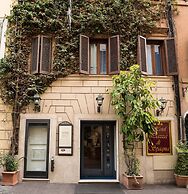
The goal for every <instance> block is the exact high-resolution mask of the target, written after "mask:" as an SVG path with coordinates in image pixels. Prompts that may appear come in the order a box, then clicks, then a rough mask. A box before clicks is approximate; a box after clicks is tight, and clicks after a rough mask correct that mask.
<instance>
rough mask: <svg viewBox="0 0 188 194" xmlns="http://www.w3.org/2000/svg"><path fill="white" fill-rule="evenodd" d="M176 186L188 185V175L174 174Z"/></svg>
mask: <svg viewBox="0 0 188 194" xmlns="http://www.w3.org/2000/svg"><path fill="white" fill-rule="evenodd" d="M174 176H175V179H176V185H177V186H178V187H188V176H183V175H177V174H174Z"/></svg>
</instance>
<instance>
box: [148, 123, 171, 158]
mask: <svg viewBox="0 0 188 194" xmlns="http://www.w3.org/2000/svg"><path fill="white" fill-rule="evenodd" d="M171 138H172V137H171V121H160V123H159V124H157V125H156V132H155V133H154V134H153V135H152V136H150V137H149V138H147V140H146V152H147V155H166V154H172V145H171V144H172V143H171Z"/></svg>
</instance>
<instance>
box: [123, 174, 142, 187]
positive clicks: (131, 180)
mask: <svg viewBox="0 0 188 194" xmlns="http://www.w3.org/2000/svg"><path fill="white" fill-rule="evenodd" d="M122 180H123V182H122V183H123V185H124V186H125V187H126V188H127V189H143V176H128V175H126V174H123V177H122Z"/></svg>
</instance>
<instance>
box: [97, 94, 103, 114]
mask: <svg viewBox="0 0 188 194" xmlns="http://www.w3.org/2000/svg"><path fill="white" fill-rule="evenodd" d="M103 100H104V98H103V96H102V95H101V94H99V95H98V96H97V98H96V101H97V105H98V106H97V112H98V113H100V112H101V106H102V103H103Z"/></svg>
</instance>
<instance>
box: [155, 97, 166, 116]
mask: <svg viewBox="0 0 188 194" xmlns="http://www.w3.org/2000/svg"><path fill="white" fill-rule="evenodd" d="M166 105H167V100H166V99H164V98H163V97H162V98H160V99H159V109H157V110H156V115H157V116H159V115H161V114H162V112H163V111H164V109H165V108H166Z"/></svg>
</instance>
